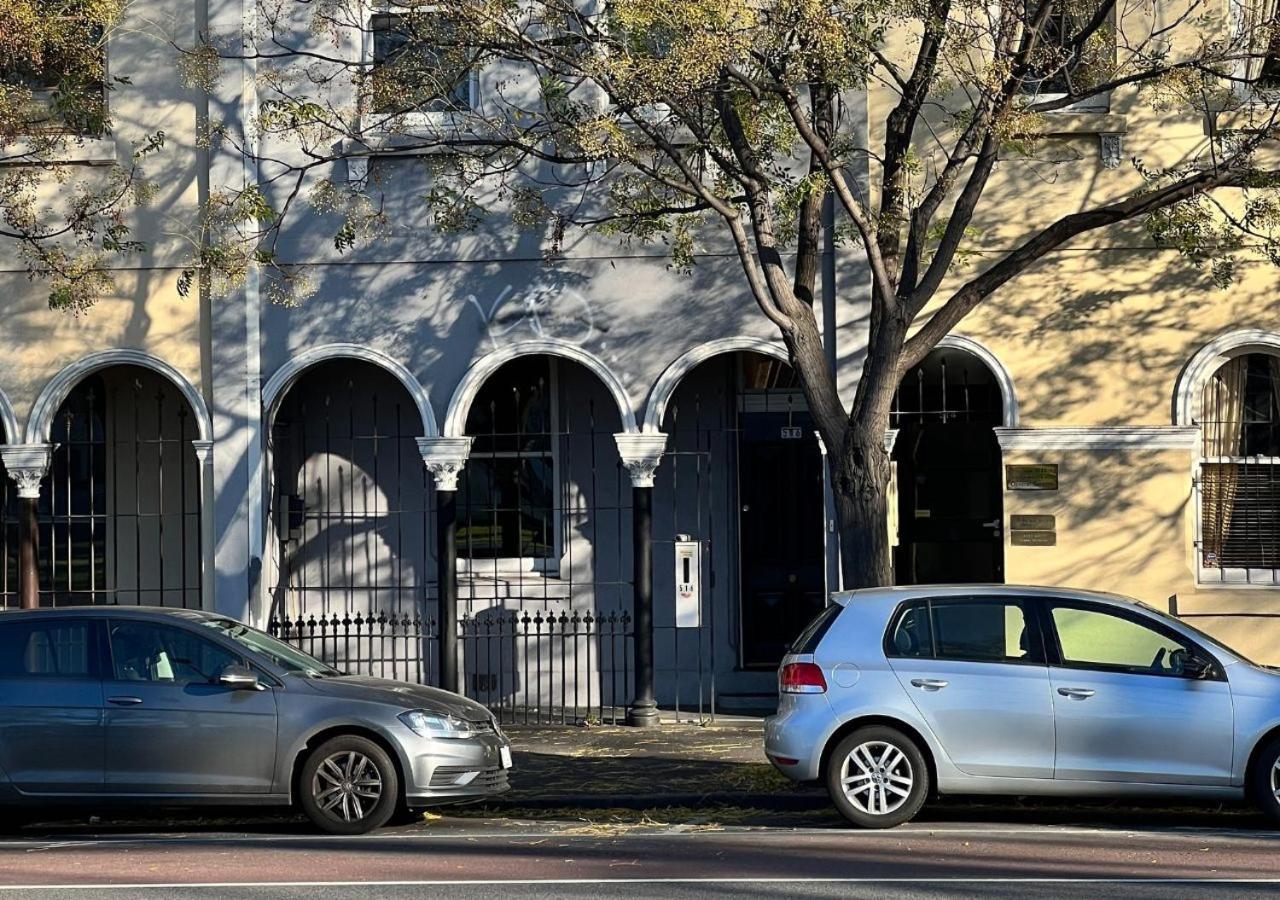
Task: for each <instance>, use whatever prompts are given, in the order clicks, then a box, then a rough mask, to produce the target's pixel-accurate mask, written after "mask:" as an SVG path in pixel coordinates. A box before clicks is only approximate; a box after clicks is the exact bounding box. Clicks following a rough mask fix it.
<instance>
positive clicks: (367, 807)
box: [311, 750, 382, 822]
mask: <svg viewBox="0 0 1280 900" xmlns="http://www.w3.org/2000/svg"><path fill="white" fill-rule="evenodd" d="M311 796H312V797H314V798H315V802H316V806H318V807H319V808H320V810H321V811H322V812H325V813H327V814H329V815H331V816H333V817H334V818H337V819H341V820H342V821H344V822H358V821H360V820H361V819H363V818H364V817H365V816H367V815H368V814H369V812H370V811H372V810H373V808H374V807H375V806H377V805H378V801H379V800H380V799H381V798H382V776H381V775H380V774H378V767H377V766H376V765H375V764H374V762H373V760H371V759H370V758H369V757H367V756H365V755H364V754H363V753H359V752H357V751H355V750H342V751H340V752H338V753H334V754H332V755H330V756H327V757H325V758H324V760H323V761H322V762H321V763H320V767H319V768H318V769H316V774H315V778H313V779H312V782H311Z"/></svg>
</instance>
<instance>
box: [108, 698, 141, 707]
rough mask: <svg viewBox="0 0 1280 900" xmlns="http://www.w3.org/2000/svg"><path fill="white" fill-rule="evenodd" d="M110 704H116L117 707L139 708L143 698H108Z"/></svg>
mask: <svg viewBox="0 0 1280 900" xmlns="http://www.w3.org/2000/svg"><path fill="white" fill-rule="evenodd" d="M107 702H108V703H114V704H115V705H116V706H137V705H138V704H140V703H141V702H142V698H141V697H108V698H107Z"/></svg>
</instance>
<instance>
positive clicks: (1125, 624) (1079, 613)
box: [1045, 600, 1234, 784]
mask: <svg viewBox="0 0 1280 900" xmlns="http://www.w3.org/2000/svg"><path fill="white" fill-rule="evenodd" d="M1045 618H1046V620H1047V623H1046V626H1047V629H1048V632H1049V635H1048V637H1049V644H1050V649H1049V652H1050V657H1051V660H1050V661H1051V665H1050V668H1049V678H1050V681H1051V682H1052V685H1053V707H1054V723H1055V727H1056V731H1057V765H1056V768H1055V773H1054V777H1055V778H1060V779H1066V780H1083V781H1120V782H1146V783H1157V784H1229V783H1230V780H1231V761H1232V752H1233V746H1232V741H1233V735H1234V728H1233V721H1232V718H1233V712H1232V704H1231V688H1230V685H1229V684H1228V683H1227V680H1226V676H1225V674H1224V672H1223V670H1222V666H1221V665H1219V664H1218V663H1217V662H1216V661H1215V663H1214V665H1213V667H1212V669H1211V671H1210V672H1209V673H1208V675H1206V676H1205V677H1203V678H1192V677H1188V676H1184V675H1183V674H1182V671H1181V662H1182V660H1183V659H1185V658H1186V655H1187V654H1191V653H1195V654H1196V655H1198V656H1202V657H1205V658H1208V659H1212V656H1211V655H1210V654H1209V653H1207V652H1206V651H1204V650H1203V649H1202V648H1200V647H1198V646H1197V645H1195V644H1194V643H1193V642H1192V641H1190V640H1189V639H1187V638H1185V637H1183V636H1181V635H1179V634H1178V633H1177V632H1175V631H1174V630H1173V629H1171V628H1168V627H1167V626H1165V625H1164V624H1163V623H1161V622H1158V621H1157V620H1155V619H1154V618H1152V617H1150V616H1146V615H1143V614H1142V613H1141V612H1140V611H1138V610H1136V609H1129V608H1123V607H1118V606H1109V605H1105V604H1097V603H1090V602H1087V601H1074V600H1070V601H1069V600H1064V601H1053V602H1052V603H1050V604H1049V606H1048V609H1047V610H1046V615H1045Z"/></svg>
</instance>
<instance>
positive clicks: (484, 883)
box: [0, 876, 1280, 891]
mask: <svg viewBox="0 0 1280 900" xmlns="http://www.w3.org/2000/svg"><path fill="white" fill-rule="evenodd" d="M618 884H726V885H728V884H898V885H901V884H929V885H965V884H1144V885H1145V884H1157V885H1175V884H1186V885H1202V884H1244V885H1247V884H1267V885H1270V884H1280V878H1140V877H1133V878H1016V877H1015V878H948V877H945V876H944V877H929V878H822V877H814V878H716V877H707V878H527V879H507V878H459V879H431V880H403V881H202V882H194V883H191V884H184V883H183V882H180V881H172V882H163V883H159V882H158V883H155V884H149V883H146V882H135V883H129V884H83V883H69V884H21V885H19V884H13V885H0V891H91V890H98V891H103V890H111V891H139V890H169V891H172V890H179V889H190V888H196V889H225V888H273V889H279V888H333V887H361V888H370V887H502V886H507V887H514V886H531V887H532V886H542V885H556V886H562V887H572V886H575V885H618Z"/></svg>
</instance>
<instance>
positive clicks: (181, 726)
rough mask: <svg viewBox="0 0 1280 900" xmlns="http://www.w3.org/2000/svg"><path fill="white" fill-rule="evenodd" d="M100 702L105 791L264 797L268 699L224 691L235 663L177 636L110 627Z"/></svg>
mask: <svg viewBox="0 0 1280 900" xmlns="http://www.w3.org/2000/svg"><path fill="white" fill-rule="evenodd" d="M110 645H111V656H112V670H111V671H110V672H108V673H107V675H108V678H107V680H106V681H105V682H104V694H105V699H106V711H107V712H106V722H107V743H106V788H105V789H106V790H107V791H108V792H109V793H116V794H134V793H142V794H235V793H266V792H268V791H270V790H271V788H272V781H273V777H274V774H275V761H276V701H275V694H274V692H273V691H272V690H270V689H266V690H260V691H255V690H233V689H231V688H229V687H224V686H222V685H220V684H218V683H217V676H218V673H219V672H220V671H221V670H222V669H223V668H224V667H225V666H227V665H230V664H232V663H237V664H241V665H243V664H244V660H243V659H242V658H241V657H239V656H238V655H236V654H235V653H233V652H232V651H230V650H228V649H226V648H224V647H222V646H221V645H220V644H217V643H215V642H213V641H209V640H206V639H205V638H203V637H201V636H200V635H198V634H196V633H194V632H192V631H190V630H189V629H186V628H180V627H177V626H172V625H165V624H162V623H157V622H150V621H141V620H129V619H124V618H121V619H114V620H112V622H111V627H110Z"/></svg>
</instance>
